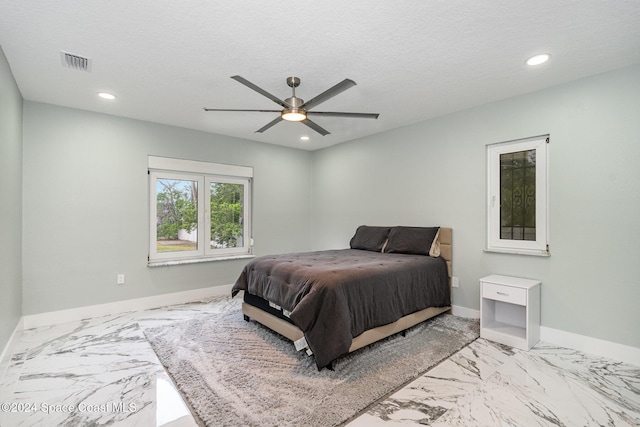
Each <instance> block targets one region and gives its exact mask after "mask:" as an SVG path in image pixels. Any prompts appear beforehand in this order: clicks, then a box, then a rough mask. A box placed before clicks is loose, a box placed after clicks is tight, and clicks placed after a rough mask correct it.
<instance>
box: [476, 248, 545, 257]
mask: <svg viewBox="0 0 640 427" xmlns="http://www.w3.org/2000/svg"><path fill="white" fill-rule="evenodd" d="M484 252H489V253H491V252H493V253H498V254H511V255H529V256H540V257H550V256H551V253H550V252H549V251H534V250H527V249H504V248H485V249H484Z"/></svg>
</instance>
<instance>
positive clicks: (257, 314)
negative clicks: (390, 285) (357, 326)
mask: <svg viewBox="0 0 640 427" xmlns="http://www.w3.org/2000/svg"><path fill="white" fill-rule="evenodd" d="M452 238H453V230H452V229H451V228H444V227H441V228H440V233H439V235H438V240H439V242H440V255H441V256H442V257H443V258H444V259H445V260H446V261H447V270H448V274H449V286H451V275H452V271H453V270H452V255H453V251H452V243H453V239H452ZM450 310H451V307H429V308H425V309H424V310H421V311H416V312H415V313H411V314H409V315H407V316H404V317H401V318H400V319H398V320H396V321H395V322H393V323H389V324H388V325H383V326H379V327H377V328H373V329H369V330H367V331H364V332H363V333H362V334H360V335H358V336H357V337H355V338H353V341H352V342H351V347H350V348H349V353H351V352H352V351H355V350H357V349H359V348H362V347H364V346H366V345H369V344H371V343H374V342H376V341H379V340H381V339H383V338H386V337H388V336H391V335H393V334H396V333H398V332H402V331H404V330H406V329H409V328H410V327H412V326H415V325H417V324H418V323H421V322H424V321H425V320H427V319H430V318H432V317H435V316H437V315H439V314H441V313H444V312H446V311H450ZM242 313H243V314H244V318H245V320H247V321H248V320H249V319H253V320H255V321H256V322H258V323H261V324H262V325H264V326H266V327H267V328H269V329H271V330H273V331H275V332H277V333H279V334H280V335H282V336H284V337H286V338H288V339H290V340H291V341H297V340H299V339H300V338H302V337H304V333H303V332H302V331H301V330H300V329H299V328H298V327H297V326H295V325H293V324H291V323H289V322H287V321H285V320H282V319H280V318H278V317H276V316H274V315H273V314H270V313H267V312H265V311H263V310H261V309H259V308H257V307H254V306H252V305H250V304H247V303H246V302H243V303H242Z"/></svg>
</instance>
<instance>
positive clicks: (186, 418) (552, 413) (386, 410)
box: [0, 298, 640, 427]
mask: <svg viewBox="0 0 640 427" xmlns="http://www.w3.org/2000/svg"><path fill="white" fill-rule="evenodd" d="M215 301H216V304H209V303H208V302H209V301H205V302H197V303H191V304H182V305H175V306H170V307H164V308H160V309H153V310H145V311H141V312H132V313H125V314H120V315H114V316H104V317H99V318H95V319H87V320H82V321H77V322H69V323H65V324H60V325H52V326H49V327H42V328H37V329H30V330H26V331H22V332H20V333H19V334H18V336H17V337H16V343H15V345H14V346H13V354H12V355H11V357H10V359H9V360H8V361H5V366H7V368H6V371H5V373H4V375H3V376H2V378H0V403H6V404H9V406H8V407H7V406H3V411H1V412H0V426H3V427H14V426H50V425H69V426H84V425H113V426H119V427H128V426H143V427H144V426H163V427H195V426H198V425H199V421H198V420H197V419H196V418H194V417H193V415H192V414H191V412H190V410H189V408H188V405H187V404H186V403H185V402H184V401H183V399H182V397H181V395H180V393H179V392H178V390H177V389H176V387H175V385H174V384H173V382H172V380H171V378H170V377H169V376H168V375H167V374H166V372H165V370H164V369H163V367H162V365H161V364H160V362H159V360H158V359H157V357H156V355H155V353H154V352H153V350H152V348H151V346H150V345H149V344H148V342H147V341H146V339H145V336H144V333H143V331H144V330H145V329H146V328H151V327H156V326H161V325H165V324H170V323H173V322H180V321H183V320H188V319H193V318H196V317H199V316H206V315H209V314H211V313H214V312H216V311H217V310H219V309H220V307H221V306H222V305H223V304H232V303H233V301H231V300H230V299H225V298H217V299H215ZM348 425H349V426H350V427H360V426H367V427H376V426H412V425H414V426H415V425H433V426H468V425H481V426H492V425H500V426H502V425H513V426H523V425H527V426H528V425H532V426H538V425H539V426H553V425H566V426H572V425H578V426H590V425H615V426H618V425H621V426H626V425H629V426H633V425H640V367H636V366H630V365H625V364H622V363H618V362H615V361H612V360H608V359H603V358H599V357H595V356H590V355H587V354H584V353H581V352H577V351H573V350H570V349H566V348H562V347H557V346H551V345H548V344H545V343H539V344H538V345H537V346H536V347H534V348H533V349H532V350H531V351H529V352H526V351H522V350H517V349H513V348H511V347H508V346H503V345H501V344H496V343H493V342H491V341H487V340H483V339H478V340H476V341H474V342H473V343H471V344H470V345H468V346H466V347H465V348H463V349H462V350H460V351H459V352H457V353H456V354H454V355H452V356H451V357H450V358H448V359H446V360H444V361H443V362H441V363H440V364H438V365H437V366H435V367H434V368H432V369H431V370H430V371H428V372H426V373H425V374H424V375H422V376H420V377H418V378H416V379H415V380H414V381H412V382H411V383H409V384H407V385H406V386H404V387H403V388H401V389H400V390H398V391H396V392H395V393H393V394H391V395H390V396H388V397H387V398H385V399H383V400H382V401H380V402H378V403H377V404H374V405H372V406H371V407H369V408H368V409H367V410H366V411H365V412H364V413H363V414H362V415H360V416H359V417H357V418H356V419H354V420H353V421H351V422H350V423H348Z"/></svg>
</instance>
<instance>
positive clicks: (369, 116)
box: [307, 111, 380, 119]
mask: <svg viewBox="0 0 640 427" xmlns="http://www.w3.org/2000/svg"><path fill="white" fill-rule="evenodd" d="M310 115H311V116H325V117H350V118H354V119H377V118H378V116H379V115H380V114H378V113H338V112H336V111H307V116H310Z"/></svg>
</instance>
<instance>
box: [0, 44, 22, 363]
mask: <svg viewBox="0 0 640 427" xmlns="http://www.w3.org/2000/svg"><path fill="white" fill-rule="evenodd" d="M0 224H2V232H1V234H2V244H0V352H1V351H2V349H3V348H4V347H5V345H6V344H7V342H8V340H9V337H10V336H11V334H12V333H13V330H14V329H15V327H16V325H17V324H18V321H19V320H20V316H21V315H22V288H21V281H22V95H21V94H20V91H19V90H18V86H17V85H16V83H15V81H14V79H13V74H12V73H11V69H10V68H9V63H8V62H7V59H6V57H5V56H4V52H3V51H2V49H1V48H0Z"/></svg>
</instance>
